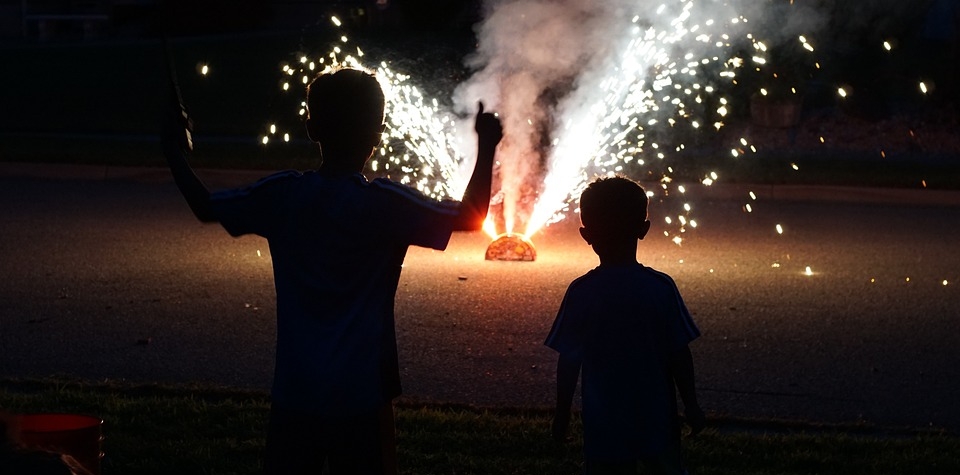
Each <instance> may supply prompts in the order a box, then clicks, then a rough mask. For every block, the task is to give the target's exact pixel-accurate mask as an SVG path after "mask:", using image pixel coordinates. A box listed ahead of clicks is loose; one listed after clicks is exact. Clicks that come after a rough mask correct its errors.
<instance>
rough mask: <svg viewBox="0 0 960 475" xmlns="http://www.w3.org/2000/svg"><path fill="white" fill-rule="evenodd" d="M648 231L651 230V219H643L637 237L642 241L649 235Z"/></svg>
mask: <svg viewBox="0 0 960 475" xmlns="http://www.w3.org/2000/svg"><path fill="white" fill-rule="evenodd" d="M648 232H650V220H649V219H647V220H644V221H643V224H641V225H640V228H639V229H637V238H639V239H640V240H641V241H642V240H643V238H644V237H646V236H647V233H648Z"/></svg>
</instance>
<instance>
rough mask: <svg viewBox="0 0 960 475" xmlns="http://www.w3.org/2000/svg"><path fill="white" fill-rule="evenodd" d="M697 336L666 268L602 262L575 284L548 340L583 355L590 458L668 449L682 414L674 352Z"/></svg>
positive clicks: (572, 353) (634, 455) (623, 456)
mask: <svg viewBox="0 0 960 475" xmlns="http://www.w3.org/2000/svg"><path fill="white" fill-rule="evenodd" d="M698 336H700V330H699V329H698V328H697V326H696V324H694V322H693V318H692V317H691V316H690V312H689V311H687V307H686V305H684V303H683V299H682V298H681V297H680V292H679V290H677V286H676V284H675V283H674V282H673V279H671V278H670V276H668V275H666V274H664V273H662V272H657V271H655V270H653V269H650V268H649V267H645V266H643V265H641V264H637V263H628V264H623V265H601V266H599V267H597V268H595V269H593V270H591V271H590V272H588V273H586V274H585V275H583V276H581V277H579V278H578V279H576V280H574V281H573V282H572V283H571V284H570V286H569V287H568V288H567V292H566V294H565V295H564V297H563V303H562V304H561V305H560V311H559V312H558V314H557V318H556V320H555V321H554V323H553V328H552V329H551V330H550V334H549V336H548V337H547V340H546V345H547V346H549V347H550V348H552V349H554V350H556V351H557V352H559V353H561V354H566V355H570V356H572V357H580V358H581V359H582V361H583V366H582V368H581V393H582V396H583V414H582V418H583V445H584V447H583V451H584V456H585V457H587V458H589V459H593V460H606V461H624V460H631V459H638V458H641V457H650V456H654V455H656V454H658V453H660V452H661V451H663V450H664V449H665V448H666V447H667V444H668V443H669V441H670V438H671V437H676V432H675V430H674V427H676V426H675V424H676V413H677V406H676V390H675V389H674V382H673V379H672V378H671V375H670V372H669V367H668V361H669V357H670V356H671V355H673V354H674V353H676V352H677V351H678V350H681V349H682V348H683V347H684V346H685V345H687V344H688V343H690V342H691V341H693V340H694V339H695V338H697V337H698Z"/></svg>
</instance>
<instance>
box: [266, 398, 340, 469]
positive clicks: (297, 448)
mask: <svg viewBox="0 0 960 475" xmlns="http://www.w3.org/2000/svg"><path fill="white" fill-rule="evenodd" d="M324 426H325V424H323V421H322V419H321V418H319V417H317V416H313V415H310V414H304V413H301V412H297V411H286V410H283V409H278V408H276V407H271V408H270V422H269V424H268V426H267V446H266V453H265V454H264V460H263V473H264V474H265V475H300V474H303V475H305V474H319V473H320V471H321V469H322V467H323V462H324V460H325V459H326V458H327V450H328V447H329V443H330V434H329V433H328V432H327V431H325V430H324V429H325V427H324Z"/></svg>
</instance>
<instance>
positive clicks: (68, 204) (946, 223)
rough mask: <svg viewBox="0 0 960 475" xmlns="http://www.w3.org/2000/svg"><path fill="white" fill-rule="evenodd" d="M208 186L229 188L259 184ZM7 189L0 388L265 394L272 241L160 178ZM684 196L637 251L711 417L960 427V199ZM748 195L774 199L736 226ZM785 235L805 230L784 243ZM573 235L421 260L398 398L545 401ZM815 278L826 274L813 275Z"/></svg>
mask: <svg viewBox="0 0 960 475" xmlns="http://www.w3.org/2000/svg"><path fill="white" fill-rule="evenodd" d="M199 173H200V174H201V176H202V177H203V178H204V179H205V180H206V181H207V183H208V184H209V185H210V186H211V187H223V186H231V185H239V184H243V183H248V182H250V181H252V180H254V179H256V178H258V177H260V176H262V175H263V174H265V173H267V172H265V171H261V170H240V171H231V170H200V171H199ZM0 177H4V178H7V180H6V183H7V185H8V186H6V187H5V189H3V190H0V195H3V196H5V197H6V198H4V199H3V200H0V204H3V205H4V206H0V210H2V211H4V212H5V213H7V214H5V215H4V216H5V218H4V222H5V223H7V224H8V226H10V227H7V228H5V232H4V233H3V234H0V247H5V246H8V247H5V248H7V249H17V250H18V252H16V253H13V254H9V255H8V256H7V258H8V259H7V258H5V259H4V261H5V262H3V264H4V266H6V267H5V268H6V269H7V270H8V272H4V274H6V275H9V276H18V278H15V279H7V281H6V282H0V300H3V299H4V298H7V297H9V299H7V300H4V301H5V302H6V303H5V304H4V313H3V315H4V318H3V319H0V321H2V322H3V323H4V327H3V328H4V330H3V332H2V333H0V374H5V375H13V376H17V375H42V374H52V373H53V372H58V374H69V375H75V376H76V377H81V378H90V379H102V378H110V379H118V378H119V379H124V378H127V379H130V380H132V381H136V380H138V379H137V378H150V380H156V381H161V382H177V381H208V382H216V383H218V384H225V385H236V386H238V387H257V388H265V387H268V386H269V381H270V377H271V373H272V351H271V349H272V338H273V336H272V333H271V328H272V325H273V317H272V316H271V315H272V311H271V310H270V309H272V306H273V289H272V278H271V273H270V271H269V259H268V252H265V253H264V255H263V256H261V252H260V251H261V249H265V248H264V247H263V243H262V241H261V240H259V239H257V238H249V237H248V238H241V239H233V238H230V237H229V236H227V235H226V233H223V232H222V230H220V229H219V228H218V227H213V226H210V227H204V226H201V225H199V224H197V223H196V222H195V220H194V219H193V217H192V216H191V215H190V213H189V211H188V210H187V209H186V207H185V206H184V204H183V202H182V200H181V199H179V196H178V194H177V192H176V190H175V188H174V187H172V186H167V185H168V184H169V183H170V181H171V180H170V174H169V171H168V170H166V169H165V168H134V167H113V166H94V165H68V164H25V163H12V162H6V163H4V162H0ZM12 177H13V178H14V179H12V180H11V179H10V178H12ZM15 177H26V178H34V179H39V180H24V181H22V182H21V181H19V180H16V179H15ZM51 180H69V181H65V182H64V183H63V184H60V183H57V182H55V181H51ZM88 181H101V182H103V183H104V185H105V186H96V187H89V186H87V185H88V183H85V182H88ZM140 183H143V184H160V185H162V186H138V185H137V184H140ZM131 184H133V185H132V186H131ZM688 188H690V190H691V191H690V193H691V195H695V197H696V200H695V201H694V203H695V205H696V206H698V207H699V208H700V210H699V211H701V212H702V213H703V216H704V218H707V217H709V219H710V222H709V223H708V224H705V225H704V226H701V228H703V229H699V230H698V233H696V235H695V236H692V237H691V238H690V241H691V244H690V245H687V244H685V245H684V246H683V247H677V246H675V245H674V244H673V243H671V242H669V241H668V240H667V239H665V238H664V239H647V240H645V244H644V252H645V253H646V254H645V255H646V258H645V259H644V262H645V263H646V264H648V265H651V266H653V267H655V268H658V269H661V270H664V271H665V272H668V273H669V274H670V275H673V276H675V278H676V279H677V282H678V283H679V284H680V285H681V286H683V289H682V291H683V292H684V296H685V300H687V303H688V306H689V307H690V308H691V311H693V312H694V314H695V318H696V320H697V322H698V324H699V325H700V326H701V330H703V331H704V337H703V338H701V339H700V340H698V342H697V343H696V348H693V349H694V351H695V354H696V357H697V364H698V380H699V381H698V389H699V390H701V391H702V392H701V394H702V397H703V401H702V403H703V404H704V406H705V407H706V408H708V410H709V411H711V412H712V414H713V415H714V416H723V415H730V416H731V417H736V418H743V417H747V418H750V419H757V420H761V421H770V420H783V419H787V420H795V419H799V420H805V421H817V422H830V423H834V422H835V423H850V422H859V421H866V422H867V423H876V424H882V425H884V426H887V427H889V426H897V427H900V426H906V427H925V426H927V425H928V424H929V426H931V427H946V428H949V429H950V430H954V431H958V430H960V406H957V405H956V404H955V403H954V402H955V401H956V400H957V399H956V397H957V396H958V395H960V384H958V383H957V381H960V377H958V375H957V371H958V368H960V365H956V364H954V363H952V362H955V361H960V360H958V359H957V358H958V357H960V356H958V350H956V349H955V347H956V345H955V339H954V338H953V337H952V334H951V332H949V331H948V330H947V329H949V328H951V326H952V325H953V324H954V323H955V322H953V320H954V319H955V316H956V315H958V312H960V299H958V298H957V294H956V293H955V290H954V287H955V285H953V282H955V281H956V280H958V277H957V274H956V269H958V268H960V262H958V261H957V259H958V256H957V254H956V253H955V236H956V233H957V232H958V231H960V230H958V226H960V220H957V219H955V217H956V216H957V214H958V213H960V210H958V209H956V208H960V191H941V190H926V189H920V190H917V189H913V190H907V189H872V188H854V187H832V186H831V187H826V186H788V185H772V186H771V185H764V186H750V185H741V184H723V183H720V184H715V185H713V186H710V187H707V186H700V185H697V186H695V187H692V186H688ZM751 191H752V192H754V193H755V194H757V195H758V196H759V197H760V201H758V205H757V206H756V208H757V209H756V210H755V211H754V213H753V214H752V215H750V217H749V219H744V217H745V216H746V215H745V213H743V212H742V210H741V209H740V207H741V206H742V205H741V204H740V203H743V202H745V201H746V200H748V199H749V198H748V194H749V192H751ZM51 195H53V196H52V197H51ZM48 197H50V198H49V199H48ZM702 198H708V199H702ZM770 200H776V202H777V203H776V205H773V206H767V205H764V204H763V203H766V202H768V201H770ZM821 202H824V203H827V202H828V203H830V206H823V205H821V204H820V203H821ZM841 203H848V204H847V205H844V204H841ZM873 205H877V206H873ZM887 205H890V206H887ZM944 207H950V208H944ZM773 219H776V220H777V221H772V220H773ZM781 219H785V220H786V221H783V222H785V223H789V224H792V225H793V226H792V228H790V227H789V226H788V232H787V233H786V234H784V235H783V236H777V235H776V233H772V232H770V230H771V228H772V224H770V223H773V222H781V221H780V220H781ZM704 221H705V222H706V221H707V220H706V219H704ZM10 223H13V224H12V225H11V224H10ZM561 224H564V223H561ZM568 228H569V229H568ZM576 235H577V233H576V227H575V223H574V224H573V225H571V226H560V227H559V228H557V229H556V232H552V233H546V234H544V235H542V236H537V237H536V244H537V246H538V252H540V253H541V255H540V259H538V261H537V262H536V263H535V265H532V266H529V265H528V266H525V265H510V264H506V265H500V264H503V263H489V262H484V261H483V259H482V250H483V248H484V247H485V246H486V244H488V243H489V238H487V237H485V236H482V235H480V234H477V235H472V234H464V235H457V236H454V239H453V240H452V242H451V246H450V249H448V251H447V252H444V253H438V252H434V251H430V250H426V249H419V248H414V249H411V250H410V253H409V254H408V260H409V262H406V263H405V265H404V276H403V280H402V282H401V286H400V288H399V289H398V295H397V315H398V341H399V345H400V354H401V359H402V362H401V364H402V366H403V367H402V379H403V381H404V390H405V394H407V395H409V396H412V397H415V398H418V399H420V400H425V401H428V402H435V401H445V402H453V403H474V404H478V405H483V406H514V407H520V406H522V407H527V406H529V405H533V406H536V407H541V406H545V405H549V403H550V400H551V398H552V396H551V395H552V389H551V381H552V374H551V373H552V370H553V365H554V364H555V355H554V354H552V353H551V352H549V351H547V350H545V349H544V347H543V344H542V341H543V340H542V339H543V335H545V333H546V331H547V330H548V329H549V325H550V322H551V321H552V317H553V314H554V313H555V311H556V309H555V306H556V303H557V302H558V301H559V299H560V297H561V296H562V293H563V290H564V288H565V286H566V284H567V283H569V281H570V280H571V279H572V278H574V277H575V276H576V275H579V274H580V273H582V272H583V270H584V269H586V268H589V266H592V265H595V264H594V261H595V256H593V255H592V254H591V253H590V251H589V248H587V247H586V246H583V245H582V242H581V241H580V240H579V238H578V237H577V236H576ZM919 236H923V237H924V240H923V241H918V240H917V237H919ZM678 260H679V261H678ZM771 262H775V263H776V264H775V266H774V267H771ZM811 263H812V264H813V267H814V268H815V270H816V271H817V274H816V275H815V276H813V277H808V276H802V275H801V273H800V270H802V269H803V266H805V265H809V264H811ZM797 266H800V267H799V268H798V267H797ZM507 267H509V271H507V270H506V268H507ZM874 277H875V278H876V283H873V280H874V279H873V278H874ZM904 277H906V282H904ZM911 279H912V280H911ZM947 279H948V280H949V281H950V282H951V285H950V286H946V285H945V284H944V285H941V284H940V282H941V280H947ZM867 282H869V283H867ZM7 317H9V318H7ZM143 339H148V341H152V342H151V343H150V344H149V345H140V344H138V343H135V342H138V341H140V340H143ZM37 348H43V351H39V352H38V351H37V350H36V349H37ZM27 355H28V356H27ZM701 370H702V371H701Z"/></svg>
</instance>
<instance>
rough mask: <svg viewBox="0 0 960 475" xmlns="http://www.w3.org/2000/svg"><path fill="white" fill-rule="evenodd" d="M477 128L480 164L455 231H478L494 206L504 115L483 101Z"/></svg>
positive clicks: (462, 202) (469, 185)
mask: <svg viewBox="0 0 960 475" xmlns="http://www.w3.org/2000/svg"><path fill="white" fill-rule="evenodd" d="M474 129H475V130H476V132H477V164H476V165H475V166H474V169H473V175H471V176H470V182H469V183H467V189H466V191H465V192H464V193H463V199H462V200H460V215H459V217H458V218H457V220H456V222H454V225H453V230H454V231H476V230H478V229H480V228H481V227H483V220H485V219H486V218H487V209H488V208H489V207H490V187H491V186H492V181H493V158H494V156H495V155H496V151H497V144H499V143H500V139H501V138H503V128H502V126H501V125H500V119H498V118H497V116H495V115H494V114H492V113H489V112H484V111H483V103H482V102H481V103H480V110H479V111H478V112H477V118H476V122H475V124H474Z"/></svg>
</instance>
